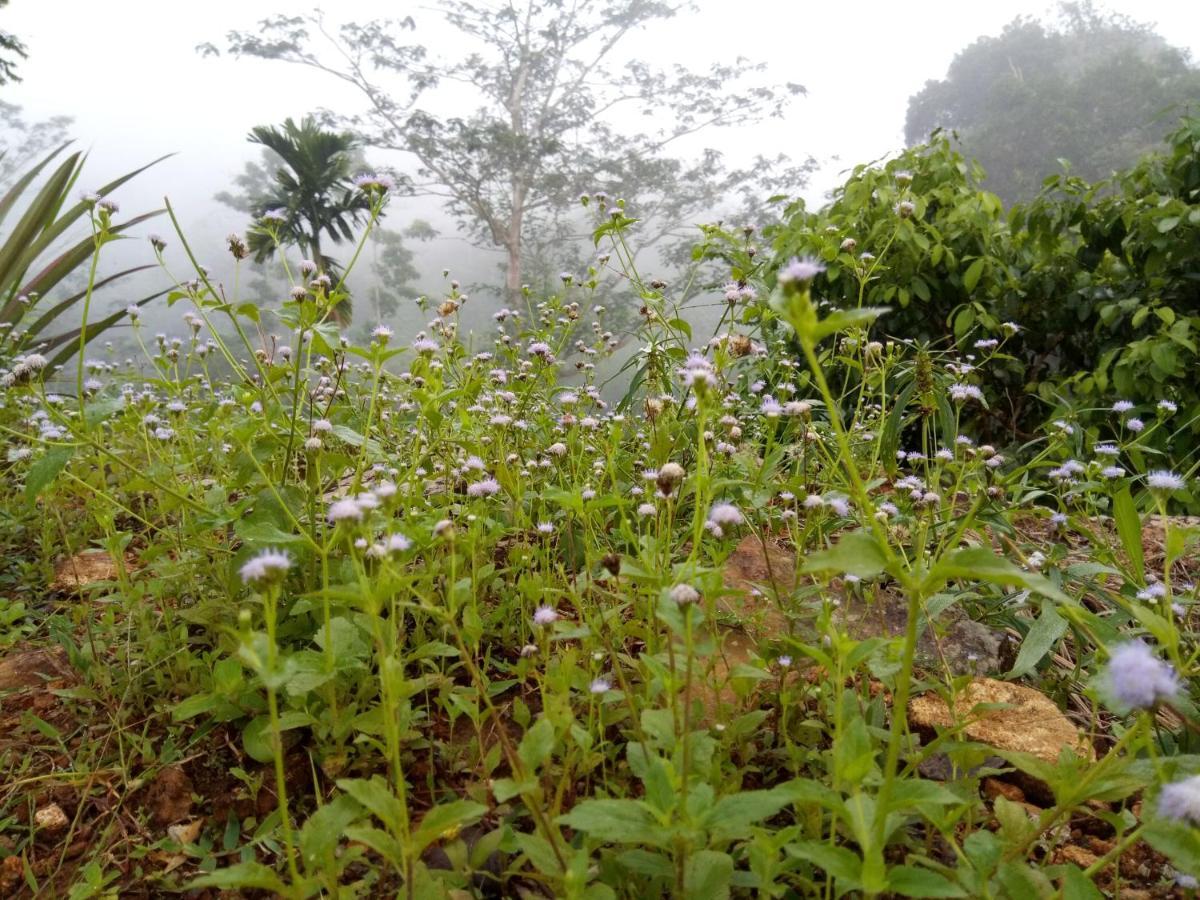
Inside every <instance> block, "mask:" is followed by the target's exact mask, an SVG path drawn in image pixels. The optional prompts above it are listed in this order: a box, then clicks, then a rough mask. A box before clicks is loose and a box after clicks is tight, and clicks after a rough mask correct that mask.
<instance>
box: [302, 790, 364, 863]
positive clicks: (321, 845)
mask: <svg viewBox="0 0 1200 900" xmlns="http://www.w3.org/2000/svg"><path fill="white" fill-rule="evenodd" d="M361 815H362V807H360V806H359V805H358V803H357V802H356V801H355V799H354V798H353V797H351V796H350V795H349V794H342V795H341V796H339V797H336V798H334V799H333V800H330V801H329V802H328V803H326V804H325V805H324V806H322V807H320V808H319V809H318V810H317V811H316V812H314V813H313V814H312V815H311V816H309V817H308V820H307V821H306V822H305V823H304V825H303V827H302V828H301V829H300V855H301V856H303V857H304V862H305V868H307V869H317V868H320V867H321V866H324V865H327V861H329V860H331V859H332V857H333V853H334V851H335V850H336V849H337V846H338V844H339V843H340V842H341V840H342V836H343V834H344V833H345V831H346V828H347V827H348V826H350V825H351V824H353V823H354V821H355V820H356V819H358V818H359V817H360V816H361Z"/></svg>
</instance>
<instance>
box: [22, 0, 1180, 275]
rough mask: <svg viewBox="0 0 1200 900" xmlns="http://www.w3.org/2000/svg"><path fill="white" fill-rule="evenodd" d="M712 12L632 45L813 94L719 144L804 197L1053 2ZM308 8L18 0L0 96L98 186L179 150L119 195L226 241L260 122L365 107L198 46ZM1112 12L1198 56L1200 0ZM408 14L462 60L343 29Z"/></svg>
mask: <svg viewBox="0 0 1200 900" xmlns="http://www.w3.org/2000/svg"><path fill="white" fill-rule="evenodd" d="M698 5H699V11H698V12H695V13H690V14H686V15H681V16H678V17H677V18H676V19H674V20H673V21H669V22H663V23H656V24H654V25H652V26H651V27H650V28H648V29H646V30H645V31H643V32H642V33H639V34H636V35H634V36H633V37H632V38H630V39H629V40H628V41H627V42H626V43H625V45H624V53H625V54H626V55H627V56H629V57H639V58H642V59H645V60H647V61H650V62H658V63H663V64H666V63H673V62H680V63H688V64H691V65H693V66H695V67H703V66H704V64H706V63H708V62H711V61H713V60H724V61H730V60H732V59H734V58H736V57H738V56H744V57H747V58H749V59H752V60H762V61H766V62H768V63H769V64H770V67H771V78H772V79H773V80H777V81H781V82H782V81H796V82H800V83H802V84H804V85H805V86H806V87H807V88H808V91H809V94H808V96H807V97H805V98H799V99H797V100H796V101H795V102H794V104H793V105H792V107H791V111H790V114H789V115H788V116H787V117H786V118H785V119H783V120H773V121H771V122H769V123H766V124H764V125H763V126H761V127H758V128H755V129H753V130H745V131H741V132H738V133H735V134H731V133H728V132H714V133H710V135H709V136H708V137H707V138H706V141H707V142H708V143H709V144H711V145H712V146H716V147H719V148H721V149H723V150H725V151H726V152H727V154H728V155H729V156H731V157H732V158H733V159H734V160H735V161H738V160H741V159H746V158H749V157H752V156H753V155H754V154H756V153H763V154H765V155H774V154H777V153H780V152H784V153H788V154H790V155H792V156H793V157H795V158H803V157H805V156H808V155H809V154H811V155H813V156H815V157H817V158H818V159H819V160H821V161H822V162H823V168H822V171H821V172H820V173H819V174H818V175H817V176H816V177H815V178H814V179H813V182H812V184H811V185H810V186H809V187H808V188H807V189H805V190H804V191H803V194H804V195H805V196H807V197H808V198H809V199H810V201H819V199H820V198H821V197H822V195H823V194H824V192H825V191H827V190H828V189H829V188H830V187H832V186H834V185H835V184H837V183H839V182H840V181H841V180H842V177H841V174H840V172H841V170H843V169H844V168H847V167H849V166H851V165H853V164H855V163H859V162H866V161H869V160H872V159H875V158H877V157H879V156H881V155H883V154H885V153H888V152H890V151H894V150H896V149H899V148H900V147H902V145H903V125H904V116H905V108H906V104H907V100H908V97H909V96H910V95H911V94H912V93H914V92H915V91H917V90H918V89H919V88H920V87H921V86H922V85H923V84H924V83H925V81H926V80H927V79H930V78H940V77H942V76H944V74H945V72H946V68H947V66H948V65H949V63H950V61H951V59H952V58H953V57H954V55H955V53H956V52H957V51H958V50H960V49H962V48H963V47H964V46H966V45H967V44H968V43H970V42H971V41H972V40H974V39H975V38H976V37H978V36H979V35H981V34H996V33H998V32H999V31H1000V30H1001V29H1002V27H1003V26H1004V25H1005V24H1006V23H1007V22H1009V21H1010V20H1011V19H1012V18H1013V17H1014V16H1016V15H1018V14H1022V13H1024V14H1043V13H1045V12H1046V11H1047V10H1048V9H1049V8H1050V7H1049V6H1048V5H1047V4H1045V3H1042V2H991V3H977V2H965V0H958V2H950V0H934V2H910V3H896V2H880V0H859V2H854V3H820V4H817V3H804V2H798V0H792V2H786V3H785V2H778V0H775V2H772V0H699V3H698ZM310 8H311V4H309V3H296V2H286V0H173V2H163V0H107V2H94V0H12V3H11V5H10V6H9V7H7V8H5V9H4V10H3V12H0V27H3V28H4V29H6V30H8V31H11V32H13V33H15V34H16V35H18V36H19V37H20V38H21V39H22V40H24V41H25V43H26V45H27V46H28V48H29V52H30V58H29V60H27V61H25V62H23V63H21V66H20V70H19V71H20V74H21V75H22V76H23V78H24V82H23V83H21V84H10V85H7V86H5V87H4V88H3V89H0V90H2V92H0V97H2V98H3V99H4V100H6V101H8V102H11V103H16V104H20V105H22V106H24V107H25V109H26V113H27V115H28V116H29V117H31V118H32V117H36V118H40V117H47V116H50V115H55V114H67V115H71V116H74V117H75V120H76V122H75V127H74V133H75V135H76V136H77V138H78V139H79V140H80V141H81V142H82V143H83V144H84V145H85V146H88V147H90V148H91V149H92V157H91V160H90V161H89V168H88V170H87V174H85V178H88V177H91V180H90V181H89V184H93V183H99V182H100V181H101V180H102V179H104V178H105V177H109V176H112V175H114V174H117V173H119V172H122V171H125V170H128V169H129V168H132V167H134V166H135V165H138V164H140V163H142V162H145V161H148V160H149V159H151V158H153V157H155V156H158V155H160V154H163V153H169V152H174V151H177V152H178V154H179V155H178V156H177V157H176V158H174V159H172V160H171V161H169V162H168V163H167V164H164V165H162V166H160V167H159V168H158V169H156V170H154V171H152V172H151V173H148V174H147V175H144V176H141V177H140V178H139V179H137V180H136V182H134V183H133V184H131V185H129V186H127V187H126V188H123V189H122V192H121V195H120V197H119V198H118V199H119V200H120V201H121V202H122V205H123V207H124V209H125V210H126V211H128V212H133V211H135V210H137V209H141V208H146V207H149V206H150V205H152V204H155V203H157V202H159V201H160V199H161V197H162V195H163V194H169V195H170V196H171V199H172V201H173V202H174V203H175V205H176V206H177V208H179V210H180V212H181V217H182V219H183V221H184V224H185V227H187V228H189V229H190V228H200V229H203V230H207V229H208V228H213V229H217V230H218V231H219V232H220V233H221V234H223V233H225V232H226V231H228V230H230V229H231V228H238V227H242V226H243V224H244V223H242V222H240V221H239V216H238V214H237V213H234V212H233V211H231V210H226V209H224V208H221V207H217V206H215V205H214V204H212V203H211V197H212V195H213V194H214V193H216V192H217V191H219V190H222V189H224V188H226V187H228V186H229V180H230V178H231V177H232V176H234V175H235V174H236V173H237V172H238V171H239V170H240V168H241V164H242V162H243V161H244V160H246V159H248V158H250V157H251V156H253V155H255V154H256V150H255V149H254V148H251V147H250V146H249V145H248V144H247V143H246V141H245V135H246V132H247V131H248V130H249V129H250V128H251V127H252V126H254V125H258V124H263V123H275V122H279V121H281V120H282V119H283V118H284V117H286V116H295V117H299V116H301V115H303V114H304V113H305V112H306V111H308V110H309V109H311V108H313V107H315V106H318V105H326V106H330V107H335V108H336V107H339V106H340V107H342V108H347V109H350V108H353V109H358V108H360V102H359V99H358V97H357V96H356V95H354V94H352V93H348V92H347V91H346V89H344V88H342V87H340V86H339V85H338V84H337V83H336V82H335V81H334V80H333V79H331V78H328V77H324V76H322V75H320V74H319V73H315V72H310V71H307V70H304V69H300V68H298V67H294V66H287V65H284V64H282V63H278V62H265V61H259V60H249V59H243V60H235V59H233V58H221V59H205V58H202V57H200V56H199V55H198V54H197V53H196V52H195V49H194V48H195V46H196V45H197V44H198V43H201V42H205V41H212V42H214V43H217V44H218V45H220V44H221V43H222V38H223V36H224V34H225V32H226V31H227V30H229V29H232V28H239V29H248V28H252V27H253V26H254V24H255V23H256V21H257V20H258V19H260V18H262V17H264V16H266V15H270V14H273V13H276V12H288V13H292V14H300V13H303V12H306V11H307V10H308V9H310ZM1107 8H1109V9H1112V10H1115V11H1117V12H1123V13H1126V14H1128V15H1130V16H1132V17H1133V18H1135V19H1137V20H1139V21H1144V22H1151V23H1156V24H1157V27H1158V31H1159V32H1160V33H1161V34H1162V35H1164V36H1165V37H1166V39H1167V40H1168V41H1169V42H1171V43H1172V44H1175V45H1177V46H1181V47H1185V48H1187V49H1189V50H1190V52H1191V54H1192V57H1193V59H1196V58H1200V4H1197V3H1194V2H1182V0H1138V2H1136V3H1135V2H1130V0H1119V2H1113V3H1109V4H1107ZM335 11H336V12H335ZM404 15H412V16H413V17H414V18H415V19H416V21H417V24H418V30H417V31H416V33H415V37H417V38H421V39H424V40H427V41H428V43H429V45H430V47H431V49H432V50H433V52H434V54H435V55H438V54H440V55H443V56H445V55H447V54H452V53H454V52H455V50H456V47H455V45H454V43H453V41H452V40H451V38H452V36H453V35H452V33H449V32H447V31H446V30H445V27H444V26H440V25H439V23H438V18H439V16H438V13H437V11H436V9H435V8H434V7H433V5H432V4H428V5H417V4H412V3H404V2H396V0H391V2H388V0H342V2H339V3H336V4H329V11H328V16H329V18H330V19H332V20H335V21H336V20H340V19H366V18H372V17H378V16H404ZM83 186H84V187H86V186H87V185H83ZM430 249H431V250H432V248H430ZM435 255H437V254H436V253H435ZM438 265H439V266H440V263H438Z"/></svg>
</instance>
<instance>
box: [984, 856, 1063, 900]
mask: <svg viewBox="0 0 1200 900" xmlns="http://www.w3.org/2000/svg"><path fill="white" fill-rule="evenodd" d="M998 877H999V879H1000V883H1001V884H1002V885H1004V890H1005V893H1006V896H1009V897H1020V898H1021V900H1034V898H1046V900H1049V898H1050V897H1053V896H1054V895H1055V890H1054V885H1052V884H1051V883H1050V879H1049V878H1047V877H1046V876H1045V875H1044V874H1043V873H1042V872H1040V871H1038V870H1037V869H1032V868H1030V867H1029V866H1027V865H1026V864H1025V863H1024V862H1020V861H1016V860H1014V861H1012V862H1006V863H1005V864H1004V865H1002V866H1001V867H1000V871H999V873H998Z"/></svg>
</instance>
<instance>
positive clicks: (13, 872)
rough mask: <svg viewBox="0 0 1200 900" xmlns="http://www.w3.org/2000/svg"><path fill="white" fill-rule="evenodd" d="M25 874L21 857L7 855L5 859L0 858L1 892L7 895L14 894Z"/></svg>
mask: <svg viewBox="0 0 1200 900" xmlns="http://www.w3.org/2000/svg"><path fill="white" fill-rule="evenodd" d="M24 874H25V871H24V866H22V864H21V857H19V856H6V857H4V859H0V894H3V895H4V896H5V897H8V896H12V894H13V893H14V892H15V891H16V889H17V885H19V884H20V883H21V880H22V878H23V877H24Z"/></svg>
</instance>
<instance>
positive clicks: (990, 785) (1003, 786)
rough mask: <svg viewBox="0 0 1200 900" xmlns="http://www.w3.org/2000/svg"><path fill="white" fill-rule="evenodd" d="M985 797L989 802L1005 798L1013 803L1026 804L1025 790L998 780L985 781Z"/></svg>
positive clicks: (987, 779)
mask: <svg viewBox="0 0 1200 900" xmlns="http://www.w3.org/2000/svg"><path fill="white" fill-rule="evenodd" d="M983 796H985V797H987V798H988V799H989V800H995V799H996V798H997V797H1003V798H1004V799H1005V800H1011V801H1012V802H1013V803H1024V802H1025V792H1024V791H1023V790H1021V789H1020V788H1019V787H1017V786H1016V785H1015V784H1009V783H1008V782H1006V781H1001V780H1000V779H998V778H985V779H983Z"/></svg>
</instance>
